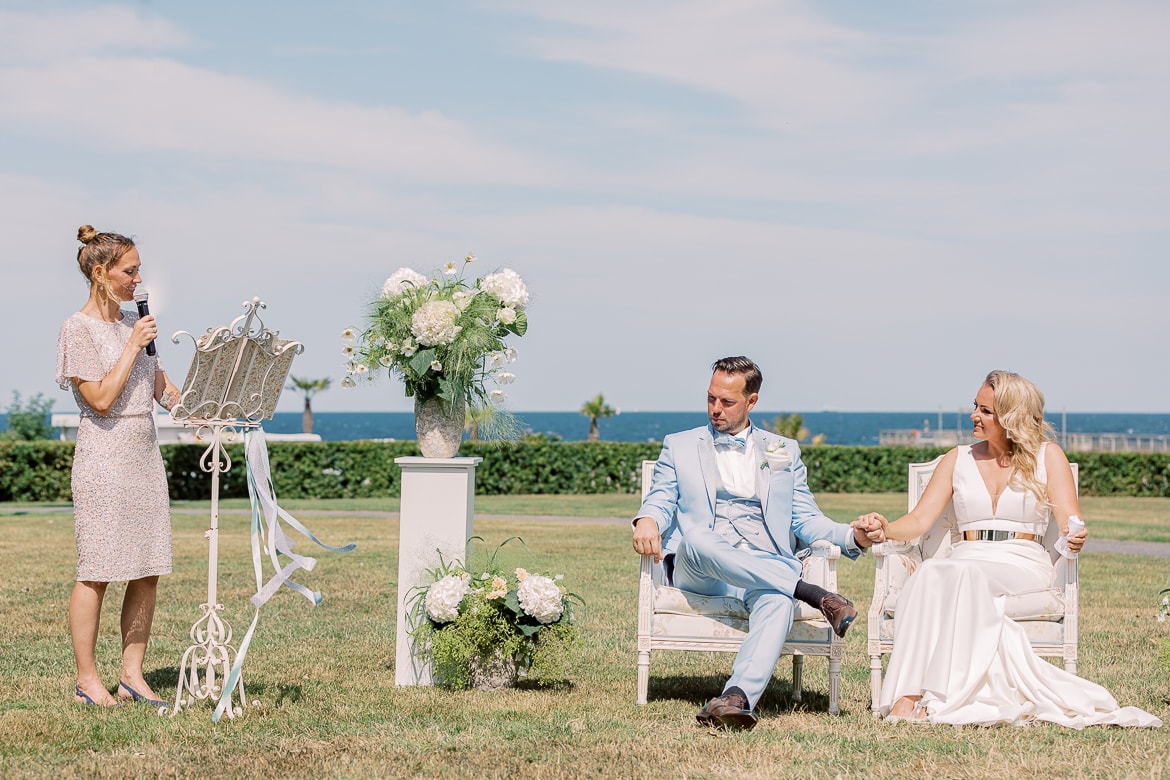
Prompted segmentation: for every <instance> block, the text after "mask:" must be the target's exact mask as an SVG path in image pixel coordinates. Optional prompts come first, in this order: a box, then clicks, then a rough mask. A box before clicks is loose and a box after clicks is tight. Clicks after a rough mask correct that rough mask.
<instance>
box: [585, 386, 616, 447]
mask: <svg viewBox="0 0 1170 780" xmlns="http://www.w3.org/2000/svg"><path fill="white" fill-rule="evenodd" d="M617 413H618V410H617V409H614V408H613V407H612V406H610V405H609V404H607V403H606V402H605V398H604V397H602V395H601V393H598V394H597V397H596V398H594V399H592V400H590V401H586V402H585V404H584V406H582V407H581V414H583V415H585V416H586V417H588V418H589V441H597V440H598V439H600V438H601V429H600V428H599V427H598V425H597V421H598V420H600V419H601V418H602V417H613V416H614V415H615V414H617Z"/></svg>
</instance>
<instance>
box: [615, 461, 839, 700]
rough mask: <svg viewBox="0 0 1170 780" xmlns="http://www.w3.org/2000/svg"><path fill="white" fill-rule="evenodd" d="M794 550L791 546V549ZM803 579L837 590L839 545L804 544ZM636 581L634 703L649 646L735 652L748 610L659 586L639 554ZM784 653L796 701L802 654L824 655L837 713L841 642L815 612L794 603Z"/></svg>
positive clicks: (641, 692) (656, 569)
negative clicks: (640, 562) (639, 559)
mask: <svg viewBox="0 0 1170 780" xmlns="http://www.w3.org/2000/svg"><path fill="white" fill-rule="evenodd" d="M654 464H655V461H652V460H647V461H643V462H642V496H643V497H645V496H646V494H647V493H648V492H649V490H650V481H651V478H652V476H653V473H654ZM793 549H795V547H794V548H793ZM804 552H805V553H807V556H806V557H805V558H804V574H803V579H804V580H805V581H806V582H809V583H811V584H814V585H819V586H821V587H822V588H824V589H825V590H828V591H830V592H832V593H836V592H837V559H838V558H840V557H841V550H840V548H839V547H837V546H836V545H833V544H829V543H828V542H816V543H814V544H813V545H812V547H810V548H806V549H805V551H804ZM641 558H642V569H641V576H640V578H639V582H638V704H645V703H646V695H647V691H648V689H649V687H650V653H651V651H654V650H690V651H701V652H721V653H735V652H738V651H739V646H740V644H741V643H742V642H743V638H744V636H745V635H746V634H747V629H748V610H747V607H746V606H745V605H744V603H743V601H742V600H740V599H737V598H732V597H722V596H703V595H700V594H697V593H689V592H687V591H683V590H680V589H679V588H675V587H671V586H669V585H666V584H664V582H663V580H664V576H663V571H662V565H661V564H656V563H654V556H652V555H643V556H641ZM783 653H784V655H791V656H792V698H793V700H794V701H800V700H801V692H802V687H801V683H802V679H801V677H802V672H803V666H804V656H806V655H821V656H826V657H827V658H828V659H829V713H830V714H832V715H836V714H838V713H839V712H840V707H839V706H838V697H839V695H840V688H841V659H842V658H843V657H844V655H845V641H844V640H843V639H841V638H840V637H838V636H837V635H836V634H835V633H833V629H832V627H831V626H830V625H829V623H828V621H826V620H825V619H824V616H823V615H821V613H820V611H819V610H817V609H815V608H813V607H811V606H809V605H808V604H805V603H803V602H800V601H798V602H796V615H795V620H794V622H793V624H792V631H791V632H789V634H788V641H787V642H785V643H784V651H783Z"/></svg>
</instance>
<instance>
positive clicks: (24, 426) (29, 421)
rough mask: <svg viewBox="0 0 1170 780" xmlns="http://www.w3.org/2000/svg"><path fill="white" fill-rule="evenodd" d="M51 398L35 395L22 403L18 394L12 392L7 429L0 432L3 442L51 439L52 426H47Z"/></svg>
mask: <svg viewBox="0 0 1170 780" xmlns="http://www.w3.org/2000/svg"><path fill="white" fill-rule="evenodd" d="M53 404H54V401H53V399H52V398H45V397H44V396H43V395H42V394H41V393H37V394H36V395H34V396H33V397H32V398H30V399H28V402H27V403H22V402H21V400H20V393H18V392H16V391H15V390H13V391H12V403H11V404H9V406H8V427H7V428H6V429H4V431H2V432H0V440H3V441H39V440H41V439H52V438H53V426H51V425H49V412H51V411H52V409H53Z"/></svg>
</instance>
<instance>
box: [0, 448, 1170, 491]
mask: <svg viewBox="0 0 1170 780" xmlns="http://www.w3.org/2000/svg"><path fill="white" fill-rule="evenodd" d="M660 446H661V445H659V444H657V443H654V442H645V443H639V442H555V441H533V442H528V441H525V442H518V443H514V444H505V445H499V444H487V443H482V442H464V444H463V446H462V448H461V449H460V451H459V454H460V455H463V456H475V457H481V458H483V463H481V464H480V465H479V467H478V468H477V469H476V492H477V493H478V494H480V495H496V494H509V493H567V494H573V493H578V494H579V493H637V492H638V490H639V480H640V478H641V469H640V464H641V462H642V461H643V460H647V459H652V458H655V457H657V456H658V451H659V449H660ZM204 450H205V447H203V446H200V445H195V444H168V445H166V446H164V447H163V448H162V453H163V460H164V461H165V463H166V468H167V478H168V480H169V484H170V491H171V498H173V499H175V500H198V499H204V498H207V497H208V496H209V495H210V491H211V478H210V476H209V475H208V474H206V473H205V472H204V471H203V470H202V468H201V467H200V459H201V458H202V456H203V454H204ZM227 451H228V455H229V457H230V458H231V459H232V468H231V470H230V471H228V472H227V473H225V474H223V475H221V477H220V496H222V497H224V498H230V497H242V496H246V495H247V494H248V489H247V486H246V484H245V482H244V468H243V465H244V464H243V457H244V456H243V447H242V446H241V445H232V446H229V447H228V450H227ZM268 452H269V460H270V461H271V463H272V472H273V482H274V483H275V486H276V494H277V496H279V497H281V498H366V497H379V496H397V495H398V494H399V491H400V488H401V484H400V475H401V472H400V470H399V468H398V466H397V465H396V464H395V463H394V460H395V458H400V457H403V456H416V455H418V447H417V445H416V443H415V442H413V441H399V442H373V441H346V442H280V441H275V442H269V444H268ZM942 452H943V451H942V450H938V449H922V448H907V447H834V446H823V447H806V448H805V449H804V461H805V464H806V465H807V466H808V474H809V477H808V478H809V486H810V487H811V488H812V490H813V492H834V493H874V492H894V493H900V492H903V491H905V490H906V464H908V463H911V462H920V461H927V460H930V459H931V458H934V457H936V456H937V455H939V454H941V453H942ZM1071 458H1072V460H1075V461H1077V462H1079V463H1080V464H1081V478H1080V484H1081V493H1082V495H1086V496H1162V497H1170V454H1167V453H1159V454H1141V453H1129V452H1126V453H1108V452H1078V453H1073V454H1072V456H1071ZM72 465H73V444H72V443H70V442H0V501H68V500H70V490H69V470H70V468H72Z"/></svg>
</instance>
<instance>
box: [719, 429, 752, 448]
mask: <svg viewBox="0 0 1170 780" xmlns="http://www.w3.org/2000/svg"><path fill="white" fill-rule="evenodd" d="M715 446H716V447H728V448H730V449H733V450H739V451H740V452H745V451H746V450H747V439H741V438H739V437H738V436H732V435H731V434H729V433H717V434H715Z"/></svg>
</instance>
